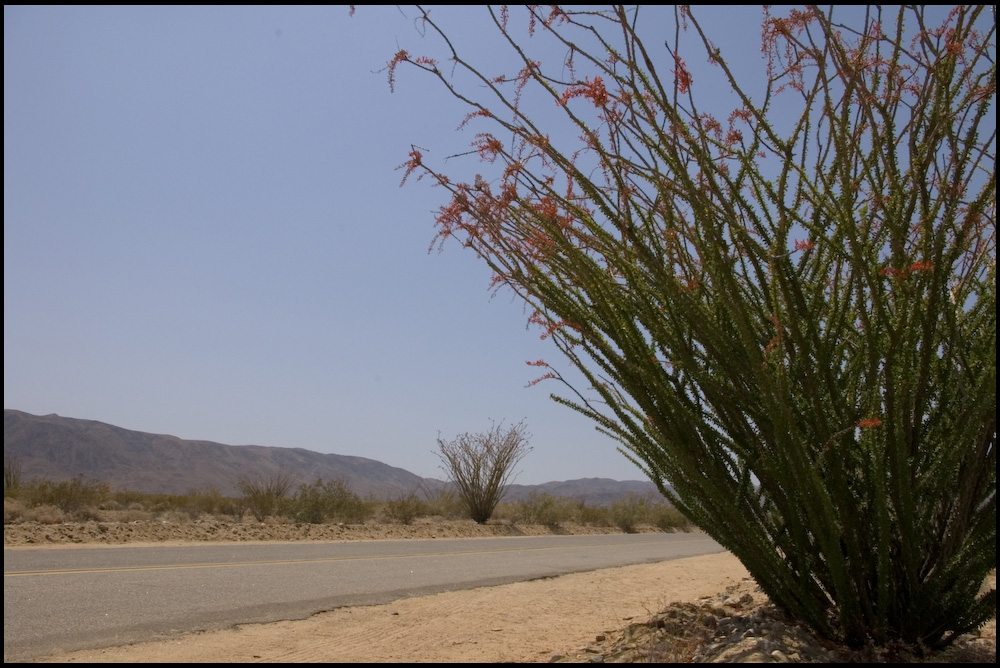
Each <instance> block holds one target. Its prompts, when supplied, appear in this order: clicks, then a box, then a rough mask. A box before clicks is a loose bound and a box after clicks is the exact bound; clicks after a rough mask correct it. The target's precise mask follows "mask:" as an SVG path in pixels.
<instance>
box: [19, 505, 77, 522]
mask: <svg viewBox="0 0 1000 668" xmlns="http://www.w3.org/2000/svg"><path fill="white" fill-rule="evenodd" d="M21 519H22V520H23V521H25V522H38V523H39V524H61V523H62V522H68V521H70V520H71V519H72V517H71V515H70V514H69V513H67V512H66V511H64V510H63V509H62V508H60V507H59V506H53V505H51V504H38V505H32V506H31V507H29V508H26V509H25V510H24V511H23V513H22V516H21Z"/></svg>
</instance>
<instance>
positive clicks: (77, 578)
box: [3, 534, 722, 662]
mask: <svg viewBox="0 0 1000 668" xmlns="http://www.w3.org/2000/svg"><path fill="white" fill-rule="evenodd" d="M721 551H722V548H721V547H720V546H719V545H718V544H717V543H715V542H714V541H713V540H712V539H710V538H708V537H707V536H705V535H704V534H635V535H621V534H618V535H596V536H531V537H512V538H476V539H437V540H400V541H370V542H357V543H282V544H270V545H259V544H239V545H197V546H190V547H178V546H169V547H114V548H108V547H102V548H71V549H58V548H56V549H52V548H49V549H39V550H33V549H31V550H23V549H18V550H4V564H3V565H4V582H3V630H4V633H3V635H4V639H3V654H4V662H7V661H24V660H30V659H32V658H38V657H42V656H46V655H49V654H51V653H53V652H57V651H72V650H77V649H95V648H99V647H109V646H114V645H123V644H126V643H132V642H138V641H143V640H154V639H159V638H164V637H168V636H171V635H176V634H180V633H187V632H191V631H198V630H212V629H221V628H228V627H231V626H233V625H234V624H242V623H248V622H272V621H277V620H282V619H303V618H306V617H308V616H310V615H312V614H315V613H317V612H321V611H323V610H331V609H334V608H339V607H343V606H351V605H375V604H380V603H388V602H390V601H393V600H397V599H400V598H404V597H409V596H421V595H426V594H432V593H437V592H442V591H452V590H457V589H471V588H474V587H481V586H489V585H498V584H506V583H509V582H517V581H522V580H530V579H535V578H540V577H550V576H555V575H563V574H565V573H573V572H578V571H588V570H594V569H599V568H612V567H617V566H626V565H630V564H642V563H652V562H657V561H667V560H670V559H678V558H681V557H688V556H696V555H701V554H709V553H713V552H721Z"/></svg>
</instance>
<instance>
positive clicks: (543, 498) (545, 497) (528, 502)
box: [511, 491, 572, 527]
mask: <svg viewBox="0 0 1000 668" xmlns="http://www.w3.org/2000/svg"><path fill="white" fill-rule="evenodd" d="M511 505H513V506H514V516H515V517H516V518H517V521H519V522H521V523H523V524H541V525H543V526H550V527H556V526H559V524H561V523H563V522H568V521H571V520H572V514H571V513H572V510H571V509H570V508H568V507H567V505H566V504H565V503H561V502H560V499H557V498H556V497H554V496H552V495H551V494H549V493H548V492H538V491H533V492H530V493H529V494H528V496H526V497H525V498H523V499H521V500H519V501H516V502H514V503H513V504H511Z"/></svg>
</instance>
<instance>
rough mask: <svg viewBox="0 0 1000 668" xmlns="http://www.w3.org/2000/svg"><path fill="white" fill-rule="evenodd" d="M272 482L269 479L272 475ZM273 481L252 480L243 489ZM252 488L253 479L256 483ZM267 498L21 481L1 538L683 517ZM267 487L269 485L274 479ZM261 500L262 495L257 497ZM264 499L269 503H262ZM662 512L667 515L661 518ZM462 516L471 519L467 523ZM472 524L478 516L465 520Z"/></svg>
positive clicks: (518, 528)
mask: <svg viewBox="0 0 1000 668" xmlns="http://www.w3.org/2000/svg"><path fill="white" fill-rule="evenodd" d="M272 482H273V481H272ZM269 486H270V487H273V485H271V484H270V483H269V481H267V480H258V481H256V483H255V485H252V486H250V487H253V489H250V487H248V488H247V489H248V490H249V491H250V492H253V491H254V490H258V491H260V490H264V491H266V490H267V489H268V488H269ZM258 488H259V489H258ZM291 489H292V487H291V486H289V487H287V488H285V489H284V491H283V493H282V494H280V495H275V498H272V499H268V500H267V503H264V502H263V501H261V499H256V500H253V499H254V497H253V495H252V494H248V493H247V492H246V491H245V492H244V496H242V497H229V496H224V495H223V494H221V493H220V492H219V491H218V490H215V489H205V490H192V491H191V492H189V493H188V494H144V493H140V492H135V491H130V490H120V491H116V490H113V489H112V488H111V486H110V485H109V484H107V483H104V482H99V481H93V480H87V479H84V478H82V477H79V476H78V477H76V478H73V479H71V480H67V481H59V482H55V481H51V480H33V481H30V482H26V483H25V482H20V483H19V484H18V485H16V486H11V487H8V488H7V489H5V491H4V544H5V545H20V544H33V543H89V542H101V543H111V544H114V543H124V542H130V541H150V542H156V541H209V540H211V541H220V540H233V541H244V540H353V539H370V538H433V537H438V536H440V537H457V536H469V535H476V536H490V535H537V534H543V533H566V534H570V533H608V532H616V531H625V532H629V533H631V532H634V531H687V530H690V529H692V527H691V525H690V524H688V523H687V521H686V520H684V519H683V517H682V516H681V515H680V513H678V512H677V511H676V510H675V509H673V508H671V507H669V506H668V505H667V504H666V503H665V502H663V501H662V500H661V499H648V498H644V497H629V499H627V500H626V501H623V503H626V504H627V505H628V507H629V508H631V511H630V514H629V520H630V521H629V524H628V525H627V526H623V524H622V523H621V521H619V519H617V518H616V515H615V511H614V510H613V509H612V508H610V507H604V506H596V505H588V504H587V503H586V502H584V501H582V500H578V499H571V498H568V497H557V496H553V495H551V494H546V493H541V492H536V493H533V494H532V495H530V496H529V497H527V498H525V499H521V500H519V501H513V502H506V503H501V504H499V505H498V506H497V507H496V510H495V512H494V519H493V520H492V521H491V522H489V523H483V524H480V525H476V523H474V522H472V521H471V520H469V519H467V518H468V515H467V514H466V509H465V507H464V505H463V503H462V502H461V500H460V499H459V498H458V495H457V494H456V493H455V492H453V491H448V490H444V491H435V492H427V491H423V490H414V491H413V492H410V493H408V494H404V495H399V496H397V497H395V498H389V499H374V498H368V499H362V498H361V497H359V496H358V495H357V494H355V493H354V492H353V491H351V489H350V487H349V486H348V485H347V484H346V483H344V482H342V481H339V480H337V481H323V480H316V481H315V482H313V483H308V484H305V483H304V484H300V485H299V486H298V487H297V488H296V490H295V492H294V494H293V493H291ZM272 491H275V489H272ZM257 502H260V503H257ZM265 505H267V506H268V508H269V509H268V510H267V511H266V512H261V509H262V508H263V507H264V506H265ZM665 518H669V519H665ZM466 525H470V526H466ZM472 526H478V528H475V529H473V528H472Z"/></svg>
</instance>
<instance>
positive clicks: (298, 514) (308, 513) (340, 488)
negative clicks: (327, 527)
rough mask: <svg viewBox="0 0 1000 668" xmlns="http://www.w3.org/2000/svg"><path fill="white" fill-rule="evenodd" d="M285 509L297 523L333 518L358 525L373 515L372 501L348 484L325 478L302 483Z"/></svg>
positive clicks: (313, 522) (333, 519)
mask: <svg viewBox="0 0 1000 668" xmlns="http://www.w3.org/2000/svg"><path fill="white" fill-rule="evenodd" d="M283 510H284V512H285V513H286V514H287V515H289V516H290V517H292V518H293V519H294V520H295V521H296V522H306V523H309V524H322V523H324V522H331V521H333V522H345V523H350V524H355V523H359V522H364V521H365V519H367V518H368V516H369V515H370V514H371V512H370V508H369V506H368V504H366V503H365V502H364V501H362V500H361V498H360V497H359V496H358V495H357V494H355V493H354V492H353V491H351V489H350V487H349V486H348V485H347V483H345V482H343V481H341V480H331V481H329V482H324V481H323V480H322V479H317V480H316V482H313V483H310V484H302V485H300V486H299V489H298V492H297V493H296V494H295V497H294V498H292V499H290V500H289V502H288V503H287V504H286V505H285V506H284V507H283Z"/></svg>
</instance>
